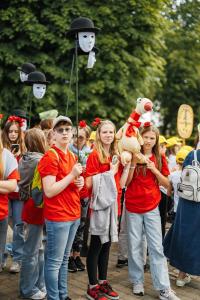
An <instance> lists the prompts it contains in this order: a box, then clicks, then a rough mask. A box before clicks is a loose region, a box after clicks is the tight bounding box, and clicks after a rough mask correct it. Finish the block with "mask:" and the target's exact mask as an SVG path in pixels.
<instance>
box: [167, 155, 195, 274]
mask: <svg viewBox="0 0 200 300" xmlns="http://www.w3.org/2000/svg"><path fill="white" fill-rule="evenodd" d="M193 159H194V152H193V151H192V152H190V153H189V154H188V156H187V157H186V159H185V161H184V164H183V167H185V166H187V165H191V163H192V160H193ZM197 159H198V161H199V162H200V150H198V151H197ZM163 246H164V253H165V255H166V257H167V258H169V261H170V264H171V265H172V266H174V267H175V268H177V269H178V270H180V271H182V272H185V273H188V274H191V275H197V276H198V275H200V202H193V201H188V200H185V199H183V198H180V200H179V204H178V208H177V212H176V218H175V220H174V223H173V225H172V226H171V228H170V229H169V231H168V233H167V235H166V237H165V239H164V243H163Z"/></svg>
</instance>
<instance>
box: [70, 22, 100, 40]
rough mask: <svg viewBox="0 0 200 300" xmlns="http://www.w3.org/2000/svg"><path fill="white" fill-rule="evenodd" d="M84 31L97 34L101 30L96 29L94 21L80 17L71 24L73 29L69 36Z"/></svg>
mask: <svg viewBox="0 0 200 300" xmlns="http://www.w3.org/2000/svg"><path fill="white" fill-rule="evenodd" d="M83 31H86V32H87V31H88V32H95V33H97V32H98V31H99V28H97V27H94V23H93V21H92V20H90V19H88V18H83V17H79V18H76V19H75V20H74V21H73V22H72V23H71V27H70V29H69V30H68V32H67V36H69V37H72V36H74V35H75V34H76V33H77V32H83Z"/></svg>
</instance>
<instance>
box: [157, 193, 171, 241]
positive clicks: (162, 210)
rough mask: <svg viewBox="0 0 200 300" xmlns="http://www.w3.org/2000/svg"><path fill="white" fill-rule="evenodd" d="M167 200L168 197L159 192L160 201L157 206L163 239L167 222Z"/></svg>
mask: <svg viewBox="0 0 200 300" xmlns="http://www.w3.org/2000/svg"><path fill="white" fill-rule="evenodd" d="M168 200H169V197H168V196H167V195H166V194H164V193H163V192H161V200H160V204H159V211H160V218H161V229H162V237H163V239H164V236H165V225H166V222H167V208H168Z"/></svg>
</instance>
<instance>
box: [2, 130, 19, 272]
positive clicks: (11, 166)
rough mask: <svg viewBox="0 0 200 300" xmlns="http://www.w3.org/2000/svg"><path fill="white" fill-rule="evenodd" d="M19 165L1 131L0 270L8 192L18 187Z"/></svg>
mask: <svg viewBox="0 0 200 300" xmlns="http://www.w3.org/2000/svg"><path fill="white" fill-rule="evenodd" d="M17 168H18V165H17V161H16V159H15V158H14V156H13V154H12V153H11V152H10V151H9V150H7V149H5V148H3V144H2V139H1V133H0V272H1V271H2V263H3V255H4V250H5V243H6V235H7V227H8V194H9V193H12V192H14V191H15V189H16V188H17V180H18V179H19V174H18V171H17Z"/></svg>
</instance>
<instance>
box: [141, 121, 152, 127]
mask: <svg viewBox="0 0 200 300" xmlns="http://www.w3.org/2000/svg"><path fill="white" fill-rule="evenodd" d="M152 125H153V124H152V123H151V122H144V124H143V127H149V126H152Z"/></svg>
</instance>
